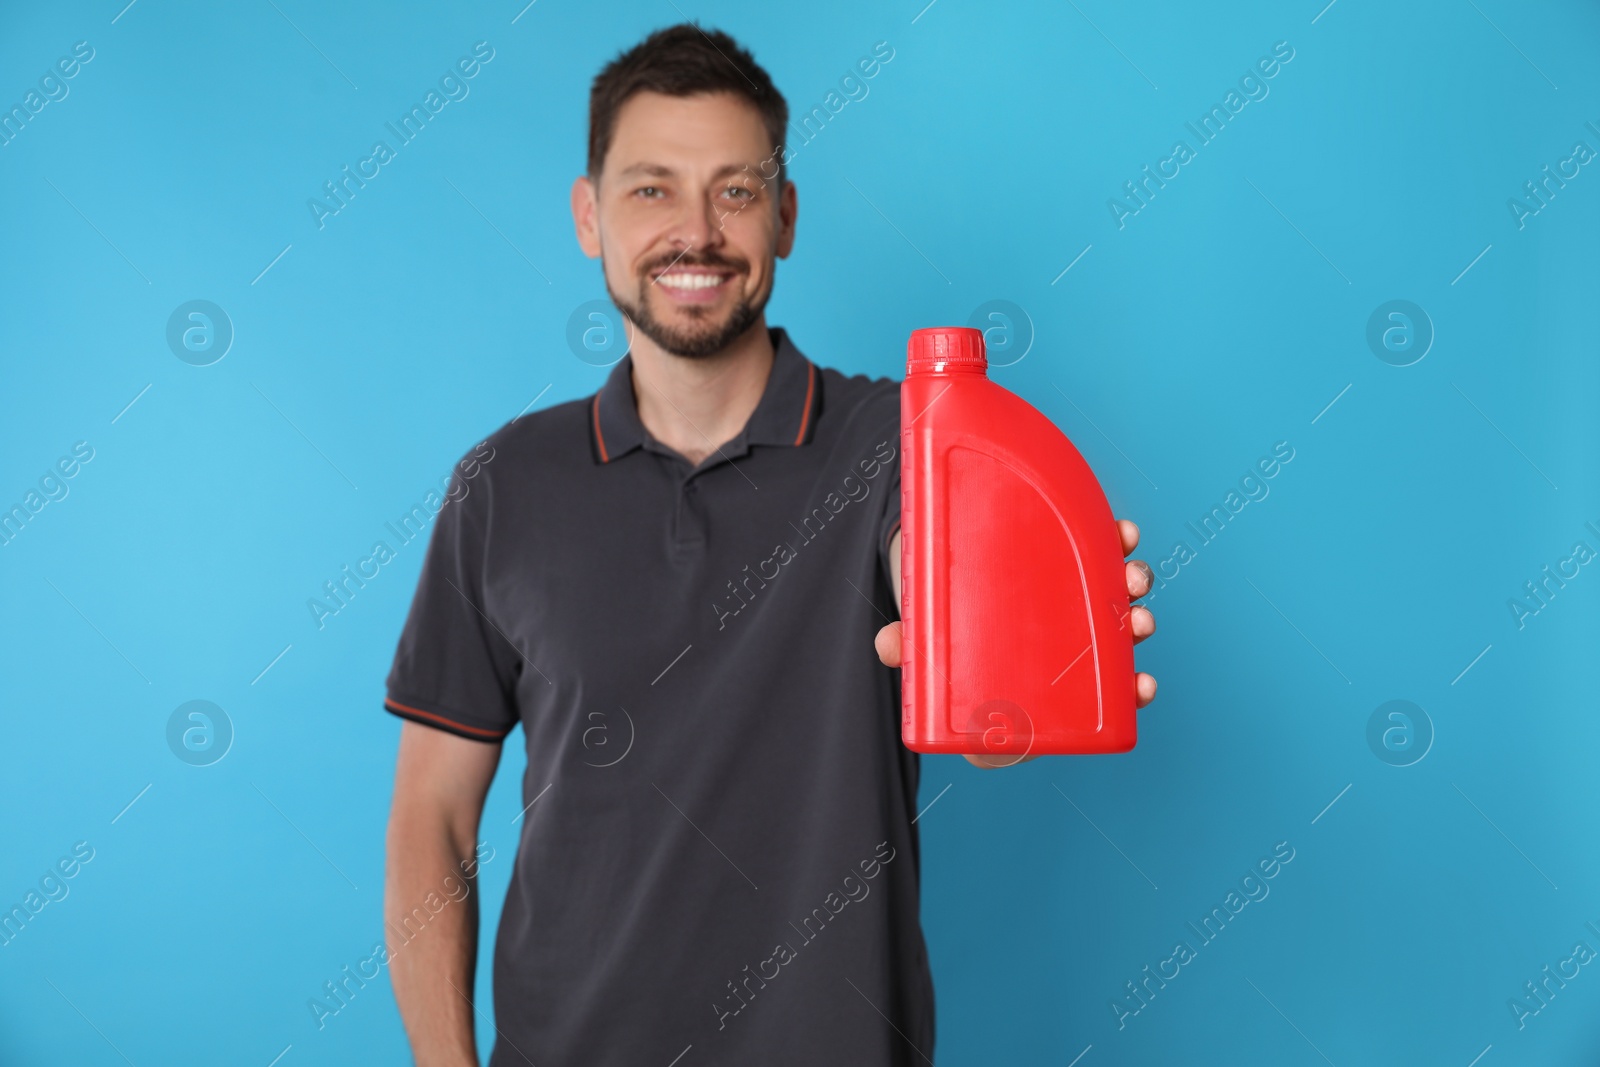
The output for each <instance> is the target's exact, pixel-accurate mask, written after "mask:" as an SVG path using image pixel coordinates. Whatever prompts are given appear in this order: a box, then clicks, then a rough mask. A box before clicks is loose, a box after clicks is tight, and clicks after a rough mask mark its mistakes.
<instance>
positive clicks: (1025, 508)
mask: <svg viewBox="0 0 1600 1067" xmlns="http://www.w3.org/2000/svg"><path fill="white" fill-rule="evenodd" d="M900 441H901V457H900V493H901V496H900V502H901V510H900V526H901V555H900V560H901V563H900V565H901V589H902V597H901V605H900V617H901V620H902V625H903V631H902V637H903V645H902V647H903V651H902V656H901V676H900V680H901V695H902V707H901V721H900V732H901V739H902V740H903V741H904V742H905V744H906V746H907V747H908V748H911V749H913V750H915V751H917V752H959V753H975V754H976V753H983V754H988V755H991V756H1008V755H1014V756H1016V757H1017V758H1018V759H1019V760H1020V759H1021V758H1022V757H1023V756H1025V755H1033V754H1049V753H1091V752H1126V751H1128V750H1129V749H1131V748H1132V747H1133V746H1134V742H1135V740H1136V737H1137V723H1136V710H1137V709H1136V703H1135V690H1134V667H1133V629H1132V625H1131V621H1130V618H1129V610H1130V605H1129V601H1128V587H1127V580H1126V578H1125V576H1124V575H1125V571H1124V562H1125V561H1124V559H1123V554H1122V541H1121V538H1120V536H1119V534H1118V531H1117V527H1116V520H1115V518H1114V517H1113V516H1112V514H1111V505H1110V503H1109V502H1108V501H1107V500H1106V496H1105V492H1104V491H1103V490H1102V489H1101V488H1100V483H1099V482H1097V481H1096V480H1095V476H1094V472H1093V471H1091V470H1090V469H1089V464H1088V463H1087V462H1086V461H1085V460H1084V458H1083V457H1082V456H1081V455H1080V454H1079V453H1078V450H1077V449H1076V448H1074V447H1073V445H1072V442H1071V441H1069V440H1068V439H1067V437H1066V435H1065V434H1063V433H1062V432H1061V431H1060V430H1058V429H1057V428H1056V427H1055V425H1054V424H1053V423H1052V422H1051V421H1050V420H1049V419H1048V418H1046V417H1045V416H1044V415H1043V414H1041V413H1040V412H1039V411H1037V410H1036V409H1035V408H1034V407H1033V406H1032V405H1030V404H1029V403H1028V402H1027V401H1025V400H1023V399H1022V398H1021V397H1019V396H1017V395H1016V394H1015V393H1012V392H1011V391H1009V390H1007V389H1005V388H1003V387H1002V386H1000V385H997V384H996V383H994V382H992V381H990V380H989V376H988V363H987V360H986V358H985V355H984V345H983V334H982V333H981V332H980V331H978V330H974V329H968V328H965V327H937V328H934V329H925V330H916V331H913V332H912V334H911V341H910V344H909V345H908V347H907V352H906V380H905V383H904V385H902V386H901V390H900Z"/></svg>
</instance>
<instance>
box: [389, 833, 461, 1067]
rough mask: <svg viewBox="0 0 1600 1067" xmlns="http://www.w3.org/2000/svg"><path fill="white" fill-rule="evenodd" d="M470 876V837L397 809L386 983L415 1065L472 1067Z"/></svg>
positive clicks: (392, 835) (391, 840)
mask: <svg viewBox="0 0 1600 1067" xmlns="http://www.w3.org/2000/svg"><path fill="white" fill-rule="evenodd" d="M463 872H466V873H463ZM476 873H477V863H476V860H475V859H474V851H473V847H472V842H471V840H470V837H468V838H465V839H463V836H462V835H461V834H460V833H455V832H452V831H451V830H450V828H449V827H448V826H447V825H446V824H445V823H444V822H443V821H437V820H432V819H427V818H425V817H422V816H416V815H412V816H408V815H407V814H406V813H404V812H399V811H397V812H396V813H395V814H394V815H393V816H392V817H391V820H390V824H389V846H388V868H387V874H386V878H385V883H384V919H385V924H384V925H385V931H386V935H387V937H386V940H387V942H388V945H389V980H390V982H391V983H392V984H393V986H394V996H395V1001H396V1003H397V1004H398V1005H399V1007H400V1017H401V1019H402V1020H403V1021H404V1022H405V1027H406V1034H407V1036H408V1037H409V1038H410V1040H411V1050H412V1054H413V1055H414V1056H415V1058H416V1062H417V1067H468V1065H470V1067H477V1063H478V1054H477V1043H476V1040H475V1038H474V1036H473V1008H472V1003H471V1000H470V998H471V996H472V994H473V989H472V980H473V973H474V970H475V967H476V961H477V950H478V897H477V893H476V892H475V891H474V889H475V887H476V884H477V879H476V877H474V876H475V875H476ZM441 902H442V903H441Z"/></svg>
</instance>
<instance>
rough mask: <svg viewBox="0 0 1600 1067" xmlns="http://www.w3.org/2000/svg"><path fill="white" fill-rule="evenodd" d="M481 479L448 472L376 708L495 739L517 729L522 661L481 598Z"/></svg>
mask: <svg viewBox="0 0 1600 1067" xmlns="http://www.w3.org/2000/svg"><path fill="white" fill-rule="evenodd" d="M487 481H488V480H487V479H486V478H484V477H482V476H481V475H480V476H479V477H478V478H476V479H467V480H463V479H462V476H461V467H460V465H458V466H457V468H456V470H455V471H454V472H453V473H452V477H451V480H450V488H449V490H448V491H447V493H446V495H445V499H444V501H443V504H442V507H441V508H440V510H439V513H438V515H436V516H435V517H434V522H433V530H432V532H431V534H430V535H429V538H428V549H427V553H426V554H425V555H424V557H423V561H422V574H421V576H420V577H419V578H418V579H417V591H416V593H415V595H414V596H413V597H412V600H411V610H410V612H409V613H408V614H407V615H406V622H405V627H404V628H403V629H402V630H401V633H400V642H399V647H398V648H396V650H395V654H394V663H393V664H392V666H391V667H390V669H389V677H388V680H387V683H386V689H387V695H386V697H385V699H384V702H383V704H384V707H385V708H386V709H387V710H388V711H390V712H391V713H393V714H395V715H398V716H400V717H401V718H403V719H409V720H411V721H413V722H419V723H423V724H425V725H428V726H433V727H437V728H438V729H441V730H445V731H447V732H449V733H452V734H456V735H458V736H460V737H468V738H472V739H473V740H477V741H498V740H500V739H501V738H503V737H505V736H506V735H507V734H509V733H510V732H511V731H512V729H514V728H515V727H516V725H517V718H518V715H517V705H516V698H515V693H516V684H517V679H518V678H519V677H520V675H521V667H522V656H521V654H520V653H519V652H518V651H517V650H516V649H515V648H514V647H513V646H512V644H511V642H510V641H509V640H508V639H507V638H506V637H505V636H504V635H503V634H502V633H501V632H500V630H499V628H498V627H497V626H496V625H495V623H494V622H493V621H492V617H491V616H492V609H491V608H490V607H489V605H488V604H487V603H486V602H485V599H484V567H485V552H484V547H485V541H486V529H485V526H486V519H485V515H486V514H487V513H488V508H487V506H486V505H487V502H488V498H489V494H490V489H489V486H488V484H487ZM463 490H465V492H463ZM413 514H415V512H413Z"/></svg>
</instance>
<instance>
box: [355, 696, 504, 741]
mask: <svg viewBox="0 0 1600 1067" xmlns="http://www.w3.org/2000/svg"><path fill="white" fill-rule="evenodd" d="M383 706H384V707H385V708H388V709H389V710H390V711H392V712H394V713H395V714H396V715H399V716H400V717H401V718H402V719H415V720H417V721H420V722H423V723H426V724H427V725H429V726H439V727H442V728H444V729H446V730H449V731H451V732H453V733H459V734H461V735H462V736H465V737H471V738H475V739H480V740H485V741H499V740H500V739H501V738H503V737H505V736H506V735H507V734H509V733H510V732H511V731H510V730H486V729H484V728H483V727H481V726H468V725H467V724H466V723H462V722H456V721H455V720H454V719H447V718H445V717H444V716H443V715H439V714H437V713H435V712H431V711H423V710H422V709H421V708H414V707H412V706H411V705H409V704H402V703H400V702H399V701H397V700H390V699H388V698H387V697H386V698H384V701H383Z"/></svg>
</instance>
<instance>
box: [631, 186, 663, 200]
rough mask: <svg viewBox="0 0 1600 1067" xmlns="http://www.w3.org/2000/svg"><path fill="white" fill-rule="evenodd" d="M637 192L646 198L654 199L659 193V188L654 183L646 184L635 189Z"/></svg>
mask: <svg viewBox="0 0 1600 1067" xmlns="http://www.w3.org/2000/svg"><path fill="white" fill-rule="evenodd" d="M637 192H638V193H639V195H641V196H643V197H644V198H645V199H647V200H654V199H655V198H656V196H657V195H658V194H660V192H661V189H660V188H659V187H657V186H654V185H646V186H645V187H643V188H642V189H639V190H637Z"/></svg>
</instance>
